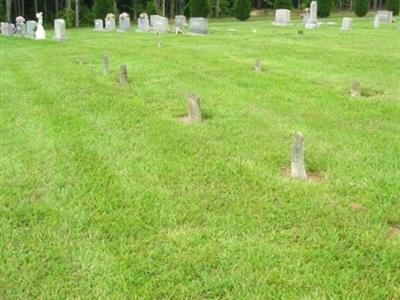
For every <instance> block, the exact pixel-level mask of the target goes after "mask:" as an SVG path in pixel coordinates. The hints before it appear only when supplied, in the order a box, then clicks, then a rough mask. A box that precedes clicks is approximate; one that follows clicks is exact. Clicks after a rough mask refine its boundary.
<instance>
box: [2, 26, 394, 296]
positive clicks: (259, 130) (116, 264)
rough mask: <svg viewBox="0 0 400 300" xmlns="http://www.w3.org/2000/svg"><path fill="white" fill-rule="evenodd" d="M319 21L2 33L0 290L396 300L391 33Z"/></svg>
mask: <svg viewBox="0 0 400 300" xmlns="http://www.w3.org/2000/svg"><path fill="white" fill-rule="evenodd" d="M323 21H325V22H328V21H333V22H336V24H335V25H328V24H324V25H322V26H321V27H320V28H319V29H318V30H315V31H306V30H304V35H298V34H297V30H298V29H301V28H302V26H301V24H300V22H299V21H296V22H295V24H294V25H293V26H292V27H289V28H272V26H271V19H270V18H269V19H266V18H258V19H253V20H251V21H249V22H244V23H241V22H236V21H232V20H224V21H223V22H217V21H211V22H210V26H209V30H210V34H209V35H208V36H206V37H201V36H189V35H184V36H177V35H174V34H169V35H160V36H157V35H153V34H140V33H135V32H130V33H117V32H114V33H97V32H93V31H92V30H91V29H78V30H76V29H70V30H68V41H66V42H61V43H59V42H55V41H52V40H51V36H52V35H53V32H51V31H47V35H48V39H47V40H46V41H33V40H28V39H19V38H5V37H0V43H1V44H0V48H1V54H0V58H1V102H0V105H1V119H0V124H1V137H0V142H1V144H0V179H1V182H0V183H1V190H0V197H1V198H0V200H1V206H0V224H1V227H0V228H1V231H0V235H1V239H0V250H1V255H0V288H1V290H0V298H2V299H204V298H213V299H217V298H218V299H220V298H227V299H274V298H276V299H279V298H280V299H321V298H341V299H343V298H345V299H367V298H369V299H384V298H386V299H398V298H400V285H399V282H400V238H399V236H398V235H397V234H396V233H397V232H398V230H399V228H400V30H399V29H398V26H399V25H398V24H390V25H382V26H381V28H379V29H373V28H372V18H366V19H354V22H353V23H354V24H353V30H351V31H350V32H341V31H340V26H341V19H340V18H332V19H330V20H323ZM253 29H256V33H253ZM159 41H160V42H161V45H162V47H161V48H159V47H158V42H159ZM104 54H108V55H109V57H110V69H111V72H110V75H109V76H108V77H104V76H103V74H102V57H103V55H104ZM257 59H261V60H262V61H263V63H264V72H262V73H255V72H254V71H253V69H252V66H253V65H254V63H255V61H256V60H257ZM121 64H126V65H127V66H128V73H129V80H130V83H129V85H128V86H120V85H119V84H118V71H119V67H120V65H121ZM353 80H358V81H360V83H361V87H362V90H363V97H361V98H357V99H354V98H350V97H349V89H350V87H351V83H352V81H353ZM190 93H196V94H198V95H199V96H200V97H201V100H202V108H203V111H204V114H205V116H206V121H205V122H204V123H203V124H200V125H195V124H192V125H187V124H184V123H182V122H181V117H182V116H184V115H185V114H186V109H187V108H186V97H187V95H188V94H190ZM296 131H300V132H302V133H303V134H304V136H305V142H306V147H307V153H306V161H307V169H308V171H309V172H310V173H311V174H313V180H310V181H308V182H299V181H296V180H292V179H290V178H288V177H287V176H286V171H285V170H287V168H288V167H289V166H290V151H291V144H292V141H293V135H294V133H295V132H296Z"/></svg>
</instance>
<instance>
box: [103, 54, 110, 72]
mask: <svg viewBox="0 0 400 300" xmlns="http://www.w3.org/2000/svg"><path fill="white" fill-rule="evenodd" d="M108 72H109V59H108V55H104V56H103V74H104V76H107V75H108Z"/></svg>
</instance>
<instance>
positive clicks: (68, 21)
mask: <svg viewBox="0 0 400 300" xmlns="http://www.w3.org/2000/svg"><path fill="white" fill-rule="evenodd" d="M60 18H61V19H64V20H65V26H66V27H67V28H70V27H74V24H75V23H74V22H75V11H74V10H72V9H68V8H66V9H64V10H62V11H61V12H60Z"/></svg>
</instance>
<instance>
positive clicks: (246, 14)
mask: <svg viewBox="0 0 400 300" xmlns="http://www.w3.org/2000/svg"><path fill="white" fill-rule="evenodd" d="M250 11H251V3H250V0H235V5H234V14H235V17H236V18H237V19H239V20H241V21H244V20H247V19H248V18H250Z"/></svg>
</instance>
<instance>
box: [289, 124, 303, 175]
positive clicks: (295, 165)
mask: <svg viewBox="0 0 400 300" xmlns="http://www.w3.org/2000/svg"><path fill="white" fill-rule="evenodd" d="M304 156H305V146H304V137H303V135H302V134H301V133H300V132H296V134H295V136H294V143H293V148H292V163H291V172H290V176H291V177H294V178H296V179H300V180H307V173H306V167H305V158H304Z"/></svg>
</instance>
